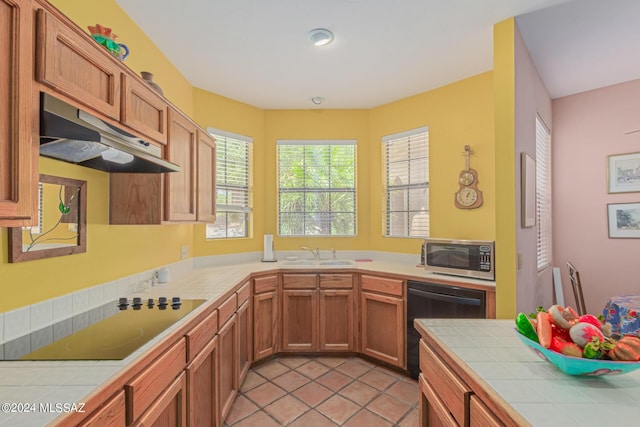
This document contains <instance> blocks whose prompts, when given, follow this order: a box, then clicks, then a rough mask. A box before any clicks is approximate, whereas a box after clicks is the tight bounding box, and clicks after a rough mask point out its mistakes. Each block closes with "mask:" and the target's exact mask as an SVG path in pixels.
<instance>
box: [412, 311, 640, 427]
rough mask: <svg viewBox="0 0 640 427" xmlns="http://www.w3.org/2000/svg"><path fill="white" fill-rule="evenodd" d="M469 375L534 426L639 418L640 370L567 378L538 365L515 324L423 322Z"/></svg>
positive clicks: (566, 426) (565, 426) (420, 321)
mask: <svg viewBox="0 0 640 427" xmlns="http://www.w3.org/2000/svg"><path fill="white" fill-rule="evenodd" d="M416 323H417V325H418V327H419V328H423V329H424V331H421V333H422V334H425V333H427V334H429V336H430V337H431V338H433V339H434V340H435V341H437V342H438V343H439V344H441V345H442V346H443V347H444V348H445V349H446V350H449V351H450V354H451V355H452V357H453V358H454V359H456V360H457V361H458V362H459V364H460V365H461V366H462V368H463V369H464V371H465V373H466V374H468V375H469V376H470V377H472V378H473V379H474V380H475V381H476V382H478V383H479V384H480V385H482V386H483V387H484V388H485V389H486V390H488V391H490V392H493V393H492V394H494V393H495V394H497V396H498V398H501V399H502V400H503V401H504V404H505V405H510V406H511V407H512V408H513V409H515V411H516V412H517V413H519V415H520V416H521V417H522V418H523V419H524V421H526V422H528V423H529V424H531V425H533V426H536V427H538V426H563V427H569V426H580V427H582V426H585V425H630V424H629V423H630V422H631V423H632V424H633V423H634V421H635V422H637V420H638V417H639V416H640V412H639V410H638V407H639V404H640V370H637V371H634V372H630V373H627V374H624V375H620V376H615V375H613V376H603V377H582V376H571V375H566V374H564V373H563V372H561V371H560V370H558V369H556V368H555V367H554V366H553V365H551V364H549V363H547V362H545V361H543V360H541V359H539V358H538V357H537V356H536V355H534V354H533V353H532V352H531V351H530V350H529V349H528V348H527V347H525V346H524V345H523V344H522V343H521V342H520V340H519V339H518V337H516V335H515V332H514V329H513V328H514V321H513V320H485V319H482V320H470V319H418V320H416Z"/></svg>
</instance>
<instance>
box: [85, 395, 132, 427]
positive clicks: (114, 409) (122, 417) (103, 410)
mask: <svg viewBox="0 0 640 427" xmlns="http://www.w3.org/2000/svg"><path fill="white" fill-rule="evenodd" d="M126 423H127V420H126V406H125V397H124V390H120V391H119V392H118V393H116V395H115V396H113V397H111V398H110V399H109V400H107V401H106V402H105V403H104V404H103V405H102V406H101V407H100V408H99V409H97V410H96V411H94V412H93V413H92V414H91V415H89V418H87V419H86V420H84V421H83V422H82V423H80V424H79V426H80V427H124V426H126V425H127V424H126Z"/></svg>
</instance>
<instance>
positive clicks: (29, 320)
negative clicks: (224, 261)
mask: <svg viewBox="0 0 640 427" xmlns="http://www.w3.org/2000/svg"><path fill="white" fill-rule="evenodd" d="M167 268H169V271H170V273H171V277H172V278H176V277H178V276H181V275H183V274H185V273H187V272H189V271H190V270H191V269H192V268H193V261H192V259H187V260H184V261H180V262H177V263H175V264H171V265H168V266H167ZM157 270H158V268H155V269H153V270H147V271H144V272H141V273H137V274H134V275H131V276H126V277H123V278H120V279H118V280H114V281H112V282H108V283H103V284H100V285H97V286H93V287H91V288H87V289H82V290H79V291H76V292H73V293H70V294H67V295H62V296H59V297H56V298H52V299H49V300H46V301H42V302H38V303H36V304H32V305H29V306H26V307H21V308H18V309H16V310H11V311H7V312H5V313H0V344H3V343H6V342H9V341H15V340H17V339H18V338H21V337H25V339H28V338H29V337H28V335H29V334H32V333H33V332H36V331H43V330H44V332H43V333H46V331H47V330H48V329H47V327H48V326H52V325H54V324H57V323H59V322H62V321H64V320H67V319H68V320H69V322H68V323H69V327H70V328H73V329H74V330H75V329H77V328H78V327H79V326H81V325H79V324H77V323H78V322H81V323H82V322H84V323H87V325H88V324H89V323H90V322H91V320H92V319H91V317H92V316H95V313H93V311H94V310H96V309H102V307H103V306H104V304H105V303H108V302H110V301H114V302H115V301H117V299H118V298H119V297H123V296H129V295H131V294H134V293H137V292H143V291H144V290H146V289H149V288H150V287H152V286H154V285H155V284H157V277H156V276H155V273H156V271H157ZM114 308H115V305H114ZM85 315H86V319H84V318H83V316H85ZM73 323H76V325H74V324H73ZM58 326H59V325H57V326H56V327H58ZM49 329H51V328H49ZM56 332H57V331H53V330H51V333H52V334H53V335H56ZM30 339H38V337H35V338H34V336H31V338H30ZM0 348H2V346H1V345H0ZM2 357H3V356H2V355H1V354H0V358H2Z"/></svg>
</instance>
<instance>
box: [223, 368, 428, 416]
mask: <svg viewBox="0 0 640 427" xmlns="http://www.w3.org/2000/svg"><path fill="white" fill-rule="evenodd" d="M417 425H418V385H417V382H416V381H414V380H412V379H411V378H409V377H407V376H405V375H403V374H401V373H398V372H395V371H392V370H389V369H386V368H383V367H380V366H377V365H375V364H373V363H370V362H368V361H366V360H364V359H360V358H357V357H298V356H295V357H280V358H277V359H274V360H271V361H269V362H267V363H265V364H263V365H260V366H257V367H256V368H254V369H251V370H250V371H249V373H248V374H247V377H246V379H245V381H244V383H243V384H242V386H241V387H240V393H239V394H238V398H237V399H236V401H235V403H234V404H233V406H232V408H231V411H230V412H229V415H228V416H227V419H226V421H225V427H280V426H293V427H299V426H303V427H325V426H326V427H334V426H345V427H364V426H366V427H378V426H379V427H390V426H398V427H416V426H417Z"/></svg>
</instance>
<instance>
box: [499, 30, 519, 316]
mask: <svg viewBox="0 0 640 427" xmlns="http://www.w3.org/2000/svg"><path fill="white" fill-rule="evenodd" d="M514 34H515V20H514V19H513V18H511V19H507V20H506V21H503V22H500V23H499V24H496V25H495V26H494V33H493V44H494V47H493V64H494V71H493V74H494V78H493V80H494V84H493V86H494V93H495V110H494V111H493V113H494V114H495V132H496V136H495V141H496V146H495V162H496V163H495V164H496V165H500V167H499V168H496V214H495V222H496V226H497V230H496V241H497V242H498V243H497V244H496V246H497V249H496V317H498V318H499V319H513V318H515V316H516V259H515V257H516V226H517V225H516V189H515V185H516V180H515V163H514V159H515V145H514V136H515V50H514V43H515V41H514V40H515V39H514Z"/></svg>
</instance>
